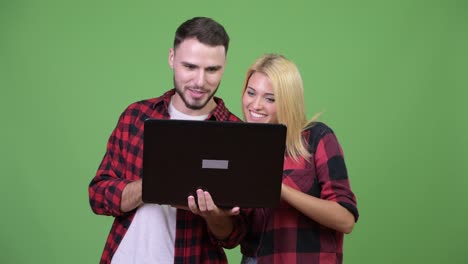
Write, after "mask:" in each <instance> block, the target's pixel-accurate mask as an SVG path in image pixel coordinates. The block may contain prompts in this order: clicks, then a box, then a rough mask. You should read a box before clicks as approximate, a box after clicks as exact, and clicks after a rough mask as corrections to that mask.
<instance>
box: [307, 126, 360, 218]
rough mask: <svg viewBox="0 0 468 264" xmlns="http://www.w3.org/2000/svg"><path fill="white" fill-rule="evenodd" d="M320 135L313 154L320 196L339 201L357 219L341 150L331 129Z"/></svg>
mask: <svg viewBox="0 0 468 264" xmlns="http://www.w3.org/2000/svg"><path fill="white" fill-rule="evenodd" d="M321 135H322V137H321V138H320V139H319V141H318V145H317V148H316V152H315V156H314V158H315V165H316V168H317V177H318V181H319V183H320V186H321V187H322V188H321V193H320V198H322V199H324V200H329V201H335V202H337V203H339V204H340V205H342V206H343V207H345V208H346V209H348V210H349V211H350V212H351V213H352V214H353V215H354V219H355V221H357V219H358V217H359V214H358V210H357V204H356V197H355V195H354V193H353V192H352V191H351V186H350V183H349V179H348V172H347V169H346V165H345V161H344V155H343V150H342V148H341V146H340V144H339V143H338V139H337V138H336V136H335V134H334V133H333V132H332V131H331V130H328V131H327V132H326V133H322V134H321Z"/></svg>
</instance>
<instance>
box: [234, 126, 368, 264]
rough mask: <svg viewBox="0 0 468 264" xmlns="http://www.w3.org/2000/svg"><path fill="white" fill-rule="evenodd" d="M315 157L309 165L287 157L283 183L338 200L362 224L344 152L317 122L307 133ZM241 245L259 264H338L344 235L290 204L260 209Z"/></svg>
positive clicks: (328, 198) (257, 210) (253, 215)
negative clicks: (359, 219) (312, 218)
mask: <svg viewBox="0 0 468 264" xmlns="http://www.w3.org/2000/svg"><path fill="white" fill-rule="evenodd" d="M303 135H304V137H305V138H306V139H307V142H308V145H309V147H308V149H309V152H310V153H312V157H311V158H310V162H305V160H302V161H300V162H294V161H293V160H292V159H291V158H286V160H285V164H284V172H283V183H284V184H286V185H288V186H291V187H293V188H295V189H297V190H300V191H302V192H304V193H307V194H309V195H312V196H315V197H318V198H321V199H325V200H329V201H335V202H338V203H339V204H341V205H342V206H343V207H345V208H346V209H348V210H349V211H350V212H351V213H352V214H353V215H354V217H355V220H356V221H357V219H358V216H359V214H358V210H357V207H356V198H355V195H354V194H353V192H352V191H351V187H350V184H349V180H348V174H347V170H346V166H345V162H344V157H343V151H342V149H341V146H340V145H339V143H338V140H337V138H336V137H335V134H334V133H333V131H332V130H331V129H330V128H329V127H327V126H326V125H325V124H323V123H319V122H317V123H315V124H314V126H312V127H311V128H310V129H308V130H306V131H305V132H304V133H303ZM250 221H251V226H250V230H249V233H248V235H247V236H246V238H245V239H244V241H243V242H242V244H241V251H242V253H243V254H244V255H246V256H251V257H257V261H258V263H259V264H260V263H288V264H290V263H314V264H329V263H330V264H331V263H333V264H339V263H342V259H343V233H341V232H338V231H336V230H333V229H330V228H327V227H325V226H322V225H320V224H319V223H317V222H315V221H313V220H311V219H310V218H309V217H307V216H305V215H304V214H302V213H301V212H299V211H297V210H296V209H295V208H293V207H291V206H290V205H289V204H287V203H286V202H281V204H280V207H279V208H276V209H256V210H254V213H253V214H252V218H251V219H250Z"/></svg>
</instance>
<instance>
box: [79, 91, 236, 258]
mask: <svg viewBox="0 0 468 264" xmlns="http://www.w3.org/2000/svg"><path fill="white" fill-rule="evenodd" d="M174 93H175V90H174V89H172V90H170V91H168V92H166V93H165V94H164V95H163V96H161V97H159V98H153V99H149V100H143V101H139V102H136V103H133V104H131V105H130V106H128V107H127V109H125V111H124V112H123V113H122V114H121V116H120V118H119V121H118V123H117V127H116V128H115V129H114V131H113V132H112V134H111V136H110V138H109V141H108V143H107V151H106V153H105V155H104V158H103V160H102V162H101V164H100V166H99V168H98V171H97V173H96V176H95V177H94V178H93V179H92V181H91V183H90V185H89V188H88V190H89V201H90V205H91V208H92V210H93V211H94V212H95V213H96V214H101V215H110V216H114V217H115V220H114V223H113V225H112V228H111V231H110V233H109V236H108V238H107V242H106V245H105V248H104V252H103V254H102V257H101V261H100V263H110V262H111V259H112V256H113V255H114V253H115V251H116V249H117V247H118V246H119V244H120V242H121V240H122V238H123V237H124V236H125V233H126V232H127V230H128V228H129V226H130V224H131V222H132V220H133V217H134V216H135V212H136V210H133V211H131V212H128V213H122V212H121V211H120V202H121V200H120V199H121V196H122V191H123V189H124V188H125V186H126V185H127V184H128V183H129V182H131V181H135V180H138V179H140V178H141V175H142V165H143V128H144V120H146V119H147V118H161V119H169V118H170V117H169V113H168V106H169V103H170V100H171V97H172V96H173V95H174ZM215 101H216V103H217V107H216V108H215V109H214V111H213V112H212V113H211V114H210V115H209V116H208V119H209V120H213V121H233V122H237V121H240V119H239V118H237V117H236V116H235V115H233V114H232V113H231V112H229V110H228V109H227V108H226V107H225V105H224V102H223V101H222V100H221V99H219V98H216V97H215ZM244 218H245V214H241V215H240V216H237V217H234V218H233V219H234V227H235V228H234V231H233V232H232V234H231V236H230V237H228V238H227V239H226V240H225V241H217V240H216V239H215V238H214V237H213V236H212V235H211V233H210V232H209V230H208V229H207V227H206V223H205V221H204V219H203V218H201V217H200V216H197V215H194V214H192V213H191V212H188V211H184V210H177V220H176V221H177V224H176V226H177V228H176V242H175V256H174V262H175V263H227V260H226V256H225V254H224V251H223V249H222V247H227V248H231V247H234V246H235V245H237V244H238V243H239V240H240V238H241V236H242V235H243V232H245V228H244V225H241V223H243V221H244Z"/></svg>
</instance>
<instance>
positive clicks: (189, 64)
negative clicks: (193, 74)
mask: <svg viewBox="0 0 468 264" xmlns="http://www.w3.org/2000/svg"><path fill="white" fill-rule="evenodd" d="M182 64H183V65H184V66H190V67H198V65H196V64H193V63H190V62H186V61H183V62H182Z"/></svg>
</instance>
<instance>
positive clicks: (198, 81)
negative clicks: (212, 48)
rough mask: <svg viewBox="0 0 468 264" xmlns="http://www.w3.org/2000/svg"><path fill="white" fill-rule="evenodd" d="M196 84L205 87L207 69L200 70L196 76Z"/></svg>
mask: <svg viewBox="0 0 468 264" xmlns="http://www.w3.org/2000/svg"><path fill="white" fill-rule="evenodd" d="M195 84H196V85H197V87H200V88H201V87H203V86H204V85H205V71H204V70H199V71H198V72H197V73H196V76H195Z"/></svg>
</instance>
